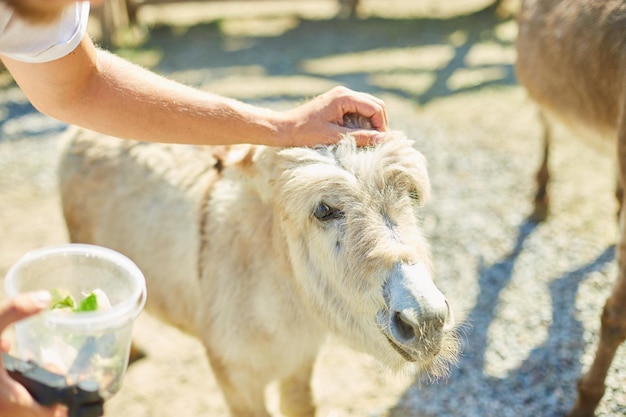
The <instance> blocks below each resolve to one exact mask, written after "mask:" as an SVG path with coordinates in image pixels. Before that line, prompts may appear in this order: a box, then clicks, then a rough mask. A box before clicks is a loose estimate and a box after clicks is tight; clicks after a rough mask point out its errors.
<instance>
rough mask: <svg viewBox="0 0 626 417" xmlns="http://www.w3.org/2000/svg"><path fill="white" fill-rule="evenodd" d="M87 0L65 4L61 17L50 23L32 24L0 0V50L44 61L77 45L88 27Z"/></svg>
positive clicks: (19, 57) (0, 52)
mask: <svg viewBox="0 0 626 417" xmlns="http://www.w3.org/2000/svg"><path fill="white" fill-rule="evenodd" d="M88 19H89V2H88V1H84V2H76V3H72V4H70V5H68V6H67V7H66V8H65V9H64V10H63V13H62V15H61V16H60V18H59V19H58V20H57V21H55V22H52V23H49V24H37V25H35V24H31V23H28V22H25V21H24V20H22V19H20V18H19V17H18V16H17V15H15V14H14V12H13V9H12V8H10V7H9V6H8V5H6V4H5V3H4V2H0V54H2V55H6V56H8V57H10V58H12V59H15V60H18V61H24V62H33V63H35V62H47V61H52V60H55V59H58V58H61V57H63V56H65V55H67V54H69V53H70V52H72V51H73V50H74V48H76V46H78V44H79V42H80V41H81V39H82V38H83V35H84V34H85V32H86V30H87V21H88Z"/></svg>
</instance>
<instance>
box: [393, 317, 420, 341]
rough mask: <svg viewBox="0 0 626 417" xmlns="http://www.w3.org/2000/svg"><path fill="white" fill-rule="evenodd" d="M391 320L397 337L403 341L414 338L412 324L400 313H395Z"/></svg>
mask: <svg viewBox="0 0 626 417" xmlns="http://www.w3.org/2000/svg"><path fill="white" fill-rule="evenodd" d="M393 320H394V324H395V328H396V330H397V336H399V337H400V338H401V339H403V341H408V340H411V339H413V338H414V337H415V329H414V323H413V322H412V321H411V320H410V319H409V318H408V317H406V316H405V315H404V314H402V312H396V314H395V315H394V317H393Z"/></svg>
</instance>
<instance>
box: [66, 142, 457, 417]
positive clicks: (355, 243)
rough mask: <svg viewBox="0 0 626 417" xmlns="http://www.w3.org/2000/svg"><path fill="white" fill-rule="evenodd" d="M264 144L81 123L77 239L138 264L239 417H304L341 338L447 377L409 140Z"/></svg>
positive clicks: (407, 368) (389, 362)
mask: <svg viewBox="0 0 626 417" xmlns="http://www.w3.org/2000/svg"><path fill="white" fill-rule="evenodd" d="M387 136H388V137H387V139H386V141H384V143H382V144H380V145H378V146H376V147H369V148H357V147H356V145H355V142H354V139H353V138H351V137H345V138H344V139H342V140H341V141H340V142H339V143H338V144H337V145H332V146H322V147H317V148H297V147H296V148H272V147H264V146H251V145H238V146H232V147H192V146H181V145H164V144H148V143H139V142H132V141H122V140H119V139H114V138H108V137H104V136H100V135H97V134H94V133H93V132H89V131H80V132H79V133H78V134H76V135H74V136H73V137H71V138H70V139H69V140H68V141H67V143H66V144H65V146H64V151H63V153H62V158H61V162H60V174H59V177H60V192H61V198H62V204H63V212H64V216H65V219H66V223H67V227H68V230H69V235H70V239H71V241H72V242H82V243H91V244H97V245H102V246H107V247H110V248H113V249H115V250H118V251H120V252H121V253H124V254H126V255H127V256H129V257H130V258H131V259H133V260H134V261H135V262H136V263H137V264H138V266H139V267H140V268H141V269H142V270H143V272H144V274H145V276H146V280H147V285H148V292H149V296H148V301H147V305H146V308H147V309H148V310H149V311H151V312H152V313H153V314H155V315H156V316H157V317H160V318H162V319H164V320H165V321H167V322H169V323H171V324H173V325H175V326H177V327H179V328H180V329H182V330H183V331H186V332H188V333H190V334H192V335H194V336H197V337H198V338H199V339H200V340H201V341H202V343H203V344H204V346H205V348H206V352H207V356H208V359H209V362H210V364H211V367H212V369H213V371H214V373H215V375H216V379H217V381H218V383H219V385H220V388H221V390H222V392H223V394H224V398H225V401H226V403H227V405H228V406H229V409H230V411H231V414H232V415H233V416H235V417H243V416H246V417H248V416H254V417H267V416H268V415H269V414H268V412H267V411H266V410H267V408H266V406H265V403H264V390H265V387H266V386H267V384H268V383H270V382H272V381H278V382H279V387H280V394H281V411H282V413H283V414H284V415H285V416H289V417H313V416H314V415H315V406H314V404H313V400H312V392H311V386H310V380H311V376H312V371H313V365H314V362H315V358H316V355H317V353H318V351H319V349H320V347H321V345H322V344H323V342H324V340H325V339H326V337H327V336H328V335H329V334H330V335H335V336H336V337H337V338H339V339H340V340H343V341H344V342H345V343H347V344H348V345H349V346H351V347H353V348H355V349H357V350H360V351H364V352H367V353H369V354H371V355H372V356H373V357H375V358H377V359H378V360H379V361H380V362H381V363H382V364H383V365H385V366H387V367H389V368H390V369H392V370H394V371H397V372H402V373H404V372H410V373H413V374H416V375H421V376H422V377H426V378H438V377H441V376H444V375H445V374H446V372H447V370H448V368H449V364H450V363H452V362H453V361H454V360H455V358H456V355H457V352H458V345H459V343H458V337H457V335H456V333H457V332H456V330H455V328H454V319H453V315H452V313H451V310H450V307H449V305H448V302H447V300H446V298H445V297H444V295H443V294H442V293H441V292H440V291H439V290H438V289H437V288H436V286H435V285H434V283H433V281H432V278H431V275H432V274H431V260H430V253H429V249H428V245H427V241H426V239H425V237H424V234H423V232H422V230H421V228H420V223H419V218H418V210H419V207H420V206H421V205H422V204H423V203H424V202H425V201H427V199H428V197H429V190H430V185H429V178H428V173H427V169H426V161H425V158H424V157H423V156H422V155H421V154H420V153H419V152H418V151H417V150H416V149H415V148H414V145H413V142H412V141H410V140H408V139H406V138H405V137H403V136H402V135H400V134H398V133H388V134H387Z"/></svg>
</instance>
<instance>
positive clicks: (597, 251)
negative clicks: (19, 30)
mask: <svg viewBox="0 0 626 417" xmlns="http://www.w3.org/2000/svg"><path fill="white" fill-rule="evenodd" d="M489 4H490V2H489V1H483V0H472V1H464V0H449V1H445V2H442V1H438V0H428V1H420V2H416V1H411V0H362V6H363V7H362V9H361V10H360V14H359V17H358V18H357V19H354V20H338V19H335V18H334V17H333V16H334V14H335V13H336V4H335V2H333V1H330V0H310V1H301V2H286V1H282V2H281V1H274V2H271V1H267V2H265V1H259V2H243V1H242V2H240V1H237V2H209V3H202V4H200V3H198V4H186V5H185V4H183V5H179V6H159V7H151V6H146V7H145V8H142V9H140V14H139V20H140V22H141V23H142V24H143V25H146V26H143V27H141V28H138V29H135V30H134V31H130V32H126V33H124V34H123V35H122V38H123V41H124V42H127V43H128V45H130V46H127V47H124V48H121V49H118V50H117V51H116V53H118V54H120V55H122V56H125V57H127V58H129V59H131V60H134V61H135V62H138V63H140V64H141V65H144V66H148V67H151V68H153V69H154V70H156V71H158V72H160V73H162V74H165V75H167V76H168V77H171V78H173V79H176V80H179V81H181V82H184V83H187V84H190V85H193V86H196V87H198V88H201V89H206V90H211V91H214V92H217V93H221V94H225V95H229V96H232V97H236V98H239V99H242V100H246V101H249V102H252V103H258V104H262V105H267V106H271V107H275V108H286V107H290V106H293V105H295V104H296V103H298V102H301V101H303V100H306V99H307V98H309V97H311V96H313V95H315V94H319V93H321V92H323V91H326V90H327V89H328V88H330V87H332V86H334V85H337V84H343V85H346V86H348V87H350V88H353V89H356V90H362V91H367V92H370V93H372V94H375V95H377V96H379V97H381V98H383V99H384V100H385V101H386V102H387V104H388V107H389V113H390V123H391V127H392V128H393V129H396V130H402V131H404V132H406V134H407V135H408V136H409V137H411V138H414V139H415V140H416V146H417V147H418V149H420V150H421V151H422V152H423V153H424V154H425V155H426V157H427V159H428V161H429V166H430V175H431V180H432V182H433V202H432V203H431V204H430V205H429V207H428V208H427V210H426V212H425V214H424V224H425V228H426V229H427V230H428V232H429V234H430V235H431V243H432V246H433V252H434V257H435V264H436V268H437V271H438V274H437V275H438V280H439V285H440V287H441V288H442V290H443V291H444V292H445V293H446V294H447V295H448V297H449V299H450V300H451V302H452V303H453V304H454V305H455V313H456V316H457V318H458V319H459V321H465V322H466V326H465V333H466V335H465V348H464V354H463V355H462V357H461V359H460V362H459V364H458V366H457V367H456V368H455V369H454V370H453V372H452V375H451V376H450V378H449V379H448V381H442V382H440V383H439V384H435V385H430V386H426V387H422V389H419V390H418V389H416V388H414V387H413V385H412V384H411V381H406V380H404V379H402V378H396V377H394V376H393V375H390V374H388V373H387V372H386V371H384V370H383V369H381V368H380V366H379V365H378V364H377V363H376V362H375V361H374V360H373V359H372V358H370V357H369V356H367V355H364V354H361V353H357V352H354V351H352V350H349V349H347V348H345V347H343V346H341V345H339V344H338V343H335V342H333V341H331V342H330V343H329V344H328V347H327V348H325V350H324V352H323V354H322V356H321V358H320V361H319V363H318V367H317V369H316V374H315V380H314V389H315V395H316V400H317V402H318V404H319V409H320V412H319V416H329V417H348V416H354V417H356V416H359V417H383V416H385V417H408V416H444V415H449V416H464V417H488V416H493V417H501V416H508V415H511V416H555V417H556V416H558V415H562V413H563V412H564V411H565V410H567V409H568V407H569V406H570V405H571V403H572V401H573V398H574V385H575V380H576V378H577V377H578V375H579V374H580V373H581V372H582V370H583V369H585V367H586V366H588V365H589V363H590V361H591V360H592V358H593V347H594V345H595V342H596V340H597V331H598V324H599V320H598V317H599V313H600V311H601V307H602V304H603V302H604V299H605V298H606V296H607V295H608V293H609V291H610V288H611V283H612V280H613V278H614V273H615V268H614V259H613V255H612V249H611V248H612V245H613V244H614V243H615V232H616V229H615V223H614V210H615V205H614V202H613V199H612V187H613V178H614V177H613V174H612V172H611V169H612V164H613V160H612V157H611V155H610V153H607V152H606V151H602V150H600V151H596V150H595V148H592V147H589V146H588V145H586V144H584V143H582V142H575V141H574V142H573V141H570V140H568V139H569V136H568V135H567V134H566V133H563V132H560V133H559V135H558V136H557V149H558V151H559V152H556V155H555V159H554V160H553V166H554V167H555V170H556V171H558V174H557V175H556V178H555V180H554V181H555V185H554V189H555V190H560V192H558V193H557V194H556V195H555V196H554V198H553V202H554V208H553V213H554V216H553V217H551V219H550V220H549V221H548V222H546V223H544V224H542V225H529V224H528V223H526V222H525V218H526V216H527V215H528V213H529V212H530V210H531V205H530V200H531V197H532V193H533V189H534V185H533V175H534V170H535V168H536V166H537V164H538V161H539V156H538V155H539V154H538V150H539V147H540V144H539V136H540V130H539V126H538V123H537V120H536V118H535V110H534V107H533V106H532V104H531V103H529V102H528V100H527V99H526V96H525V94H524V92H523V91H522V89H521V88H520V87H519V86H517V84H516V81H515V77H514V71H513V62H514V59H515V53H514V50H513V41H514V37H515V33H516V25H515V22H514V20H512V19H511V18H510V16H506V14H505V15H500V14H498V13H495V12H494V10H491V9H484V8H485V7H487V6H488V5H489ZM512 10H514V3H513V6H512ZM92 23H94V25H93V27H92V28H91V30H92V31H93V33H94V35H96V36H97V34H98V27H97V25H95V22H92ZM148 29H149V30H148ZM0 94H1V96H0V97H1V98H2V103H0V105H1V107H0V110H1V111H2V112H1V113H0V119H2V121H1V122H0V128H1V129H2V130H1V131H0V132H1V133H2V137H0V191H1V193H0V234H1V235H2V237H3V239H1V240H0V276H4V274H5V273H6V271H7V270H8V268H9V267H10V265H11V264H12V263H14V262H15V261H16V260H17V259H18V258H19V257H20V256H21V255H23V254H24V253H25V252H27V251H29V250H32V249H35V248H38V247H41V246H44V245H53V244H59V243H64V242H66V241H67V237H66V234H65V229H64V225H63V221H62V218H61V213H60V209H59V203H58V196H57V193H56V188H55V177H54V172H55V166H56V143H57V139H58V137H59V134H60V131H61V130H62V129H63V127H64V126H62V125H60V124H58V123H56V122H54V121H51V120H49V119H47V118H45V117H44V116H41V115H38V114H37V113H36V112H34V111H33V110H32V109H30V108H29V107H28V105H27V104H26V102H25V99H24V98H23V96H22V95H21V93H20V92H19V90H18V89H17V87H15V86H14V85H12V84H11V83H10V80H8V79H7V77H6V75H5V76H0ZM26 125H31V127H28V128H27V127H25V126H26ZM207 134H210V132H207ZM581 167H585V169H581ZM555 192H556V191H555ZM135 340H136V342H137V343H138V344H139V345H140V346H141V347H142V348H144V349H145V351H146V353H147V357H146V358H145V359H142V360H141V361H139V362H137V363H136V364H134V365H133V366H132V367H131V368H130V369H129V371H128V373H127V375H126V379H125V382H124V386H123V388H122V390H121V391H120V392H119V393H118V394H117V395H116V396H115V397H114V398H113V399H111V400H110V401H109V402H108V403H107V404H106V416H110V417H115V416H119V417H122V416H133V417H178V416H211V417H225V416H226V415H227V414H226V409H225V405H224V402H223V399H222V396H221V394H220V392H219V389H218V388H217V385H216V382H215V380H214V379H213V376H212V374H211V370H210V368H209V366H208V363H207V361H206V359H205V356H204V352H203V348H202V346H201V345H200V344H199V342H198V341H197V340H195V339H194V338H191V337H189V336H187V335H185V334H182V333H181V332H179V331H177V330H176V329H174V328H172V327H169V326H166V325H164V324H162V323H160V322H159V321H157V320H155V319H154V318H152V317H151V316H150V315H149V314H147V313H144V314H142V315H141V316H140V318H139V319H138V321H137V323H136V326H135ZM546 370H549V371H548V372H547V371H546ZM607 383H608V387H609V388H608V390H607V394H606V397H605V400H604V401H603V404H602V406H601V408H600V409H599V415H600V416H606V417H608V416H617V415H624V413H625V412H626V393H625V390H624V387H625V386H626V355H625V352H624V349H621V350H620V352H619V353H618V357H617V358H616V360H615V366H614V367H613V369H612V371H611V374H610V376H609V380H608V381H607ZM268 398H269V400H270V403H271V404H273V405H272V407H273V411H274V412H275V415H276V416H278V415H279V414H278V413H277V412H276V396H275V394H274V392H273V390H272V389H270V390H269V391H268Z"/></svg>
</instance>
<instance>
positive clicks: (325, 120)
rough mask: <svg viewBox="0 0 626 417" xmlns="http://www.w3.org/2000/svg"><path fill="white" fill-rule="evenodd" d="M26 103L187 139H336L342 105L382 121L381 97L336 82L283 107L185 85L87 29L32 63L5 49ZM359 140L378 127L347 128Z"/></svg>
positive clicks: (162, 138)
mask: <svg viewBox="0 0 626 417" xmlns="http://www.w3.org/2000/svg"><path fill="white" fill-rule="evenodd" d="M2 60H3V62H4V64H5V65H6V67H7V69H8V70H9V71H10V72H11V74H12V75H13V77H14V78H15V80H16V82H17V83H18V85H19V86H20V88H21V89H22V91H23V92H24V93H25V94H26V96H27V97H28V99H29V100H30V101H31V103H32V104H33V105H34V106H35V107H36V108H37V109H38V110H39V111H41V112H42V113H45V114H48V115H50V116H52V117H54V118H57V119H59V120H62V121H64V122H67V123H71V124H75V125H79V126H82V127H85V128H88V129H92V130H95V131H99V132H101V133H105V134H108V135H111V136H117V137H120V138H127V139H138V140H144V141H153V142H172V143H190V144H231V143H262V144H267V145H275V146H291V145H313V144H318V143H329V142H334V141H336V140H337V139H338V138H339V137H340V135H341V134H342V133H345V132H347V129H345V128H343V127H341V124H342V123H343V115H344V114H345V113H351V112H356V113H360V114H362V115H364V116H366V117H370V118H371V119H372V124H373V127H374V128H375V129H377V130H380V131H384V130H386V129H387V116H386V111H385V106H384V103H383V102H382V101H380V100H378V99H376V98H374V97H372V96H370V95H368V94H364V93H357V92H354V91H351V90H348V89H345V88H341V87H339V88H335V89H333V90H331V91H329V92H327V93H325V94H323V95H321V96H318V97H316V98H315V99H313V100H311V101H310V102H308V103H306V104H304V105H302V106H300V107H297V108H295V109H293V110H290V111H286V112H277V111H272V110H269V109H264V108H259V107H255V106H251V105H248V104H245V103H242V102H240V101H237V100H233V99H229V98H225V97H222V96H218V95H215V94H211V93H208V92H204V91H200V90H197V89H194V88H192V87H188V86H184V85H182V84H179V83H176V82H174V81H171V80H168V79H166V78H164V77H161V76H158V75H156V74H154V73H153V72H151V71H149V70H146V69H144V68H141V67H139V66H136V65H133V64H131V63H129V62H127V61H125V60H123V59H122V58H119V57H117V56H115V55H113V54H111V53H108V52H106V51H103V50H100V49H97V48H96V47H95V46H94V45H93V43H92V42H91V40H90V38H89V37H88V36H87V35H85V37H84V38H83V40H82V41H81V43H80V44H79V46H78V47H77V48H76V49H75V50H74V51H73V52H71V53H70V54H68V55H67V56H65V57H63V58H60V59H58V60H55V61H51V62H47V63H39V64H29V63H23V62H20V61H16V60H13V59H10V58H7V57H2ZM351 133H353V134H354V136H355V137H356V138H357V141H358V142H359V144H360V145H365V144H368V143H372V142H376V141H377V140H378V138H379V134H378V133H377V132H372V131H363V130H360V131H354V132H351Z"/></svg>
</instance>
